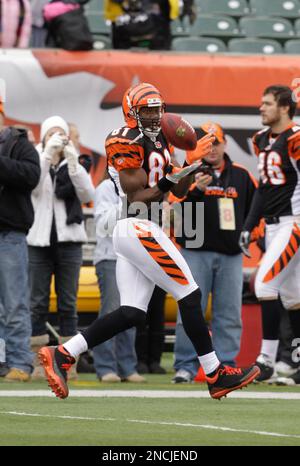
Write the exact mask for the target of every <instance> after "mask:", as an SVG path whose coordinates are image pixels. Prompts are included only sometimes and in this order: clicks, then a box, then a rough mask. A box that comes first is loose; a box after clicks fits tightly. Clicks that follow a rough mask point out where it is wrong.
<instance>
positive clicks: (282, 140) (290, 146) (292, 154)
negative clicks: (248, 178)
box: [253, 123, 300, 217]
mask: <svg viewBox="0 0 300 466" xmlns="http://www.w3.org/2000/svg"><path fill="white" fill-rule="evenodd" d="M253 144H254V149H255V152H256V155H257V156H258V170H259V175H260V182H259V190H260V192H261V195H262V203H263V205H262V213H263V216H264V217H279V216H286V215H299V214H300V173H299V171H298V169H297V164H296V162H297V160H299V159H300V126H297V125H296V124H295V123H292V124H291V125H289V126H288V128H287V129H286V130H285V131H283V132H282V133H280V134H278V135H272V133H271V129H270V128H267V129H263V130H261V131H259V132H258V133H256V134H255V135H254V137H253Z"/></svg>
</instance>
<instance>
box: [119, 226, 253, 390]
mask: <svg viewBox="0 0 300 466" xmlns="http://www.w3.org/2000/svg"><path fill="white" fill-rule="evenodd" d="M122 230H123V231H122ZM128 237H130V241H128V239H127V238H128ZM114 238H115V239H116V240H117V241H115V251H116V253H117V254H118V256H121V257H125V258H127V260H128V261H130V262H131V263H132V264H133V265H134V266H135V267H136V268H137V269H139V270H140V271H141V272H142V273H143V274H144V275H145V276H146V277H147V278H148V279H149V280H150V282H153V283H155V284H156V285H158V286H160V287H161V288H163V289H164V290H166V291H167V292H168V293H170V294H171V295H173V296H174V298H175V299H176V300H177V301H178V306H179V309H180V313H181V317H182V322H183V326H184V329H185V332H186V333H187V335H188V337H189V338H190V340H191V341H192V343H193V346H194V348H195V350H196V353H197V355H198V358H199V361H200V364H201V365H202V367H203V369H204V372H205V373H206V374H207V380H208V382H209V389H210V393H211V396H212V397H214V398H220V397H221V396H224V395H225V394H226V393H228V392H230V391H232V390H235V389H236V388H240V387H242V386H244V385H247V384H248V383H249V382H251V381H252V380H253V379H254V378H255V377H256V376H257V375H258V373H259V370H258V369H257V368H255V367H254V368H253V367H251V368H246V369H232V368H226V367H223V366H220V361H219V360H218V358H217V356H216V354H215V351H214V349H213V346H212V342H211V338H210V335H209V332H208V329H207V326H206V323H205V320H204V317H203V313H202V311H201V292H200V290H199V288H198V286H197V284H196V283H195V281H194V279H193V276H192V274H191V272H190V269H189V267H188V265H187V263H186V262H185V260H184V258H183V257H182V255H181V254H180V252H179V251H178V249H177V248H176V247H175V245H174V244H173V243H172V241H170V239H169V238H168V237H167V236H166V235H165V234H164V233H163V231H162V230H161V229H160V228H159V227H158V226H157V225H155V224H153V223H151V222H148V221H141V220H137V219H133V218H131V219H126V220H122V221H120V222H118V225H117V227H116V228H115V231H114ZM129 303H130V302H129ZM139 307H140V308H141V303H139Z"/></svg>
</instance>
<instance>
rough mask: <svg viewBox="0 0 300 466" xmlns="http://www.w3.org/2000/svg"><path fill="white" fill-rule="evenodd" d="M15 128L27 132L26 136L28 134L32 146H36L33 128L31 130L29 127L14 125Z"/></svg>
mask: <svg viewBox="0 0 300 466" xmlns="http://www.w3.org/2000/svg"><path fill="white" fill-rule="evenodd" d="M13 127H14V128H16V129H23V130H25V131H26V134H27V139H28V141H29V142H31V144H33V145H34V146H35V145H36V139H35V135H34V132H33V131H32V129H31V128H29V126H25V125H19V124H17V125H14V126H13Z"/></svg>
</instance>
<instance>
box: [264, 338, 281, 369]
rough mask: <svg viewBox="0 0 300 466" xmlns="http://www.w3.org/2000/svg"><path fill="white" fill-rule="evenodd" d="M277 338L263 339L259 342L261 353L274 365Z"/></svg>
mask: <svg viewBox="0 0 300 466" xmlns="http://www.w3.org/2000/svg"><path fill="white" fill-rule="evenodd" d="M278 345H279V340H263V341H262V344H261V350H260V352H261V354H264V355H265V356H267V358H268V359H269V360H270V362H271V364H272V366H274V365H275V361H276V356H277V350H278Z"/></svg>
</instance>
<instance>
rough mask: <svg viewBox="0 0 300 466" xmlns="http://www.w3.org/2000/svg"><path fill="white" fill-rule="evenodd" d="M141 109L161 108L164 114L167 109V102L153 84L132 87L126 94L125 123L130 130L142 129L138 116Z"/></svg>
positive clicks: (124, 102)
mask: <svg viewBox="0 0 300 466" xmlns="http://www.w3.org/2000/svg"><path fill="white" fill-rule="evenodd" d="M141 107H161V111H162V112H163V111H164V109H165V102H164V100H163V97H162V95H161V93H160V92H159V90H158V89H157V88H156V87H155V86H153V85H152V84H149V83H140V84H137V85H135V86H132V87H130V88H129V89H127V91H126V92H125V94H124V97H123V102H122V108H123V114H124V118H125V122H126V124H127V126H129V128H135V127H137V126H138V127H140V128H141V125H140V121H139V115H138V112H139V109H140V108H141ZM141 129H142V128H141Z"/></svg>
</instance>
